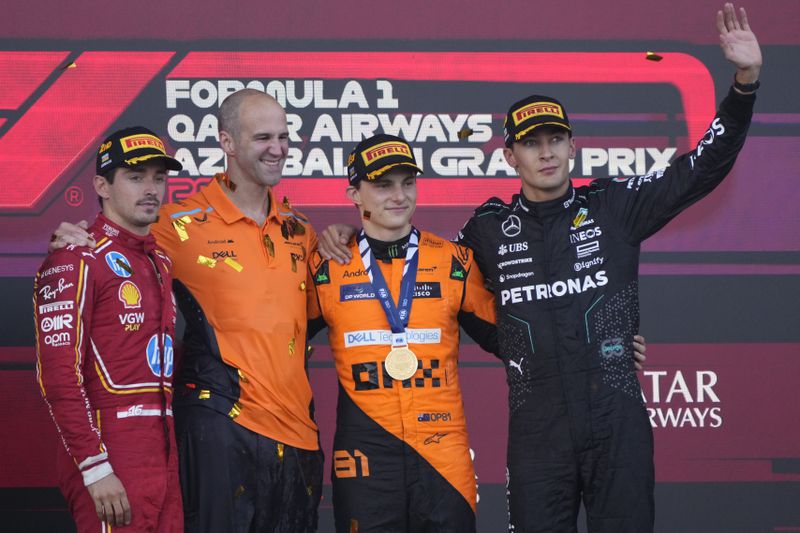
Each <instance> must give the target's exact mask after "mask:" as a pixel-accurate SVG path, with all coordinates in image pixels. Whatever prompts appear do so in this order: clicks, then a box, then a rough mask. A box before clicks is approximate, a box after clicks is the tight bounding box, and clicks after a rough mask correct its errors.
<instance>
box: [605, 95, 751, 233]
mask: <svg viewBox="0 0 800 533" xmlns="http://www.w3.org/2000/svg"><path fill="white" fill-rule="evenodd" d="M754 102H755V94H752V95H741V94H739V93H737V92H736V91H734V90H733V89H731V90H730V92H729V93H728V96H727V97H726V98H725V99H724V100H723V101H722V103H721V104H720V107H719V110H718V111H717V114H716V116H715V117H714V120H713V121H712V122H711V125H710V127H709V129H708V131H707V132H706V134H705V136H704V137H703V138H702V139H700V141H699V142H698V143H697V146H696V147H695V149H694V150H692V151H691V152H688V153H686V154H683V155H681V156H680V157H678V158H676V159H675V160H674V161H673V162H672V164H671V165H670V166H668V167H667V168H666V169H663V170H659V171H653V172H650V173H649V174H646V175H644V176H634V177H631V178H615V179H613V180H606V182H605V183H604V184H602V185H600V184H599V183H598V185H597V186H595V184H593V185H592V187H593V189H594V190H597V189H604V191H603V192H604V196H605V199H606V201H607V208H608V211H609V212H610V213H612V216H613V217H614V218H615V219H616V220H617V222H618V223H619V225H620V227H621V228H622V229H623V231H625V233H626V235H627V236H628V242H630V243H631V244H638V243H640V242H641V241H643V240H644V239H646V238H647V237H649V236H651V235H652V234H653V233H655V232H656V231H658V230H659V229H661V228H662V227H663V226H664V225H665V224H666V223H667V222H669V221H670V220H672V218H674V217H675V216H676V215H677V214H678V213H680V212H681V211H683V210H684V209H686V208H687V207H689V206H690V205H692V204H693V203H695V202H696V201H698V200H699V199H700V198H702V197H704V196H705V195H707V194H708V193H710V192H711V191H712V190H713V189H714V188H715V187H716V186H717V185H719V184H720V183H721V182H722V180H723V178H725V176H726V175H727V174H728V172H730V170H731V168H732V167H733V164H734V162H735V161H736V157H737V155H738V154H739V151H740V150H741V148H742V146H743V145H744V141H745V138H746V136H747V130H748V128H749V126H750V119H751V117H752V114H753V104H754ZM598 192H599V191H598Z"/></svg>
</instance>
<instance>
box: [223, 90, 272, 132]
mask: <svg viewBox="0 0 800 533" xmlns="http://www.w3.org/2000/svg"><path fill="white" fill-rule="evenodd" d="M253 105H261V106H266V107H270V108H277V109H280V110H281V111H283V107H281V104H279V103H278V101H277V100H275V98H273V97H272V96H270V95H268V94H266V93H264V92H261V91H257V90H255V89H242V90H240V91H236V92H235V93H233V94H231V95H230V96H228V97H227V98H226V99H225V101H224V102H222V105H221V106H219V111H217V121H218V126H217V127H218V129H219V131H220V132H223V131H225V132H227V133H228V134H229V135H231V136H232V137H234V138H235V137H238V135H239V132H240V131H241V120H242V116H243V115H242V112H247V108H249V107H250V106H253Z"/></svg>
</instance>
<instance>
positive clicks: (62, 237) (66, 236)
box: [47, 220, 97, 254]
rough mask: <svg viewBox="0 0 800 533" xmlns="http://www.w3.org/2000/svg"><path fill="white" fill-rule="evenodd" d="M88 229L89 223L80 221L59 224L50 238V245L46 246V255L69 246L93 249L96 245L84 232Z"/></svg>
mask: <svg viewBox="0 0 800 533" xmlns="http://www.w3.org/2000/svg"><path fill="white" fill-rule="evenodd" d="M88 228H89V223H88V222H86V221H85V220H81V221H80V222H78V223H77V224H70V223H69V222H62V223H61V224H59V226H58V228H56V231H55V232H54V233H53V235H51V236H50V244H48V245H47V253H49V254H51V253H53V252H55V251H56V250H60V249H61V248H64V247H65V246H69V245H70V244H75V245H77V246H89V247H90V248H94V247H95V246H97V243H96V242H95V240H94V238H93V237H92V236H91V235H89V233H88V232H87V231H86V230H87V229H88Z"/></svg>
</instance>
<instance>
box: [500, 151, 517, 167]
mask: <svg viewBox="0 0 800 533" xmlns="http://www.w3.org/2000/svg"><path fill="white" fill-rule="evenodd" d="M503 155H504V156H505V158H506V163H508V165H509V166H510V167H511V168H513V169H515V170H516V168H517V159H516V158H515V157H514V151H513V150H511V148H503Z"/></svg>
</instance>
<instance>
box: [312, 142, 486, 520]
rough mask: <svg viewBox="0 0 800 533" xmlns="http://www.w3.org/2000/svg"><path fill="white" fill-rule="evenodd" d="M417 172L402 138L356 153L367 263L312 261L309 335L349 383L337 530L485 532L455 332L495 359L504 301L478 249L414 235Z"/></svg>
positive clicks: (339, 456)
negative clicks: (491, 286)
mask: <svg viewBox="0 0 800 533" xmlns="http://www.w3.org/2000/svg"><path fill="white" fill-rule="evenodd" d="M419 172H421V170H420V169H419V167H418V166H417V164H416V161H415V159H414V155H413V153H412V151H411V148H410V147H409V145H408V144H407V143H406V142H405V141H404V140H402V139H400V138H398V137H394V136H390V135H375V136H373V137H370V138H369V139H366V140H364V141H362V142H361V143H359V145H358V146H357V147H356V148H355V150H354V151H353V152H352V154H351V155H350V158H349V161H348V174H349V181H350V186H349V187H348V188H347V195H348V197H349V198H350V199H351V200H352V201H353V203H354V204H355V205H356V207H357V208H358V210H359V213H360V214H361V217H362V219H363V230H362V231H361V232H360V234H359V236H358V239H357V241H356V243H355V244H353V245H352V251H353V253H358V254H359V255H360V257H361V259H360V260H359V259H356V260H354V261H353V263H352V264H350V265H341V264H339V263H336V262H328V261H325V260H323V259H322V258H321V256H319V255H318V254H317V253H316V252H315V253H314V254H312V259H311V262H310V266H309V268H310V269H311V273H312V275H313V279H314V286H315V289H316V291H315V292H309V306H308V309H309V311H308V316H309V320H310V321H311V324H310V326H309V331H310V332H311V333H314V332H315V330H316V331H318V330H319V329H320V328H321V327H322V326H324V324H321V323H320V322H321V321H324V323H326V324H327V326H328V328H329V329H328V338H329V340H330V345H331V349H332V351H333V357H334V361H335V363H336V371H337V374H338V377H339V404H338V409H337V417H336V435H335V437H334V452H333V505H334V515H335V519H336V531H337V532H340V533H348V532H353V531H358V532H359V533H365V532H373V531H374V532H377V531H380V532H398V533H399V532H406V531H415V532H426V531H430V532H434V531H435V532H454V533H455V532H458V533H462V532H469V531H474V530H475V503H476V489H475V474H474V470H473V466H472V460H471V458H470V450H469V443H468V440H467V428H466V421H465V419H464V407H463V404H462V401H461V388H460V384H459V376H458V342H459V322H460V323H461V324H462V325H463V326H464V327H465V328H466V329H467V331H468V333H469V334H470V336H472V337H474V338H475V339H476V340H477V341H478V342H479V344H481V346H482V347H483V348H484V349H486V350H487V351H492V352H496V344H497V343H496V329H495V327H494V320H495V311H494V300H493V297H492V294H491V293H490V292H488V291H487V290H486V289H485V288H484V281H483V276H482V275H481V273H480V271H479V270H478V268H477V267H476V266H475V264H474V263H473V260H472V252H471V251H470V250H468V249H467V248H464V247H462V246H459V245H457V244H453V243H451V242H449V241H447V240H444V239H441V238H439V237H437V236H435V235H433V234H430V233H427V232H424V231H423V232H420V231H419V230H417V229H416V228H414V227H413V226H412V225H411V216H412V214H413V213H414V210H415V208H416V195H417V191H416V175H417V174H418V173H419ZM412 302H413V305H412ZM314 319H318V320H316V321H314Z"/></svg>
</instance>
